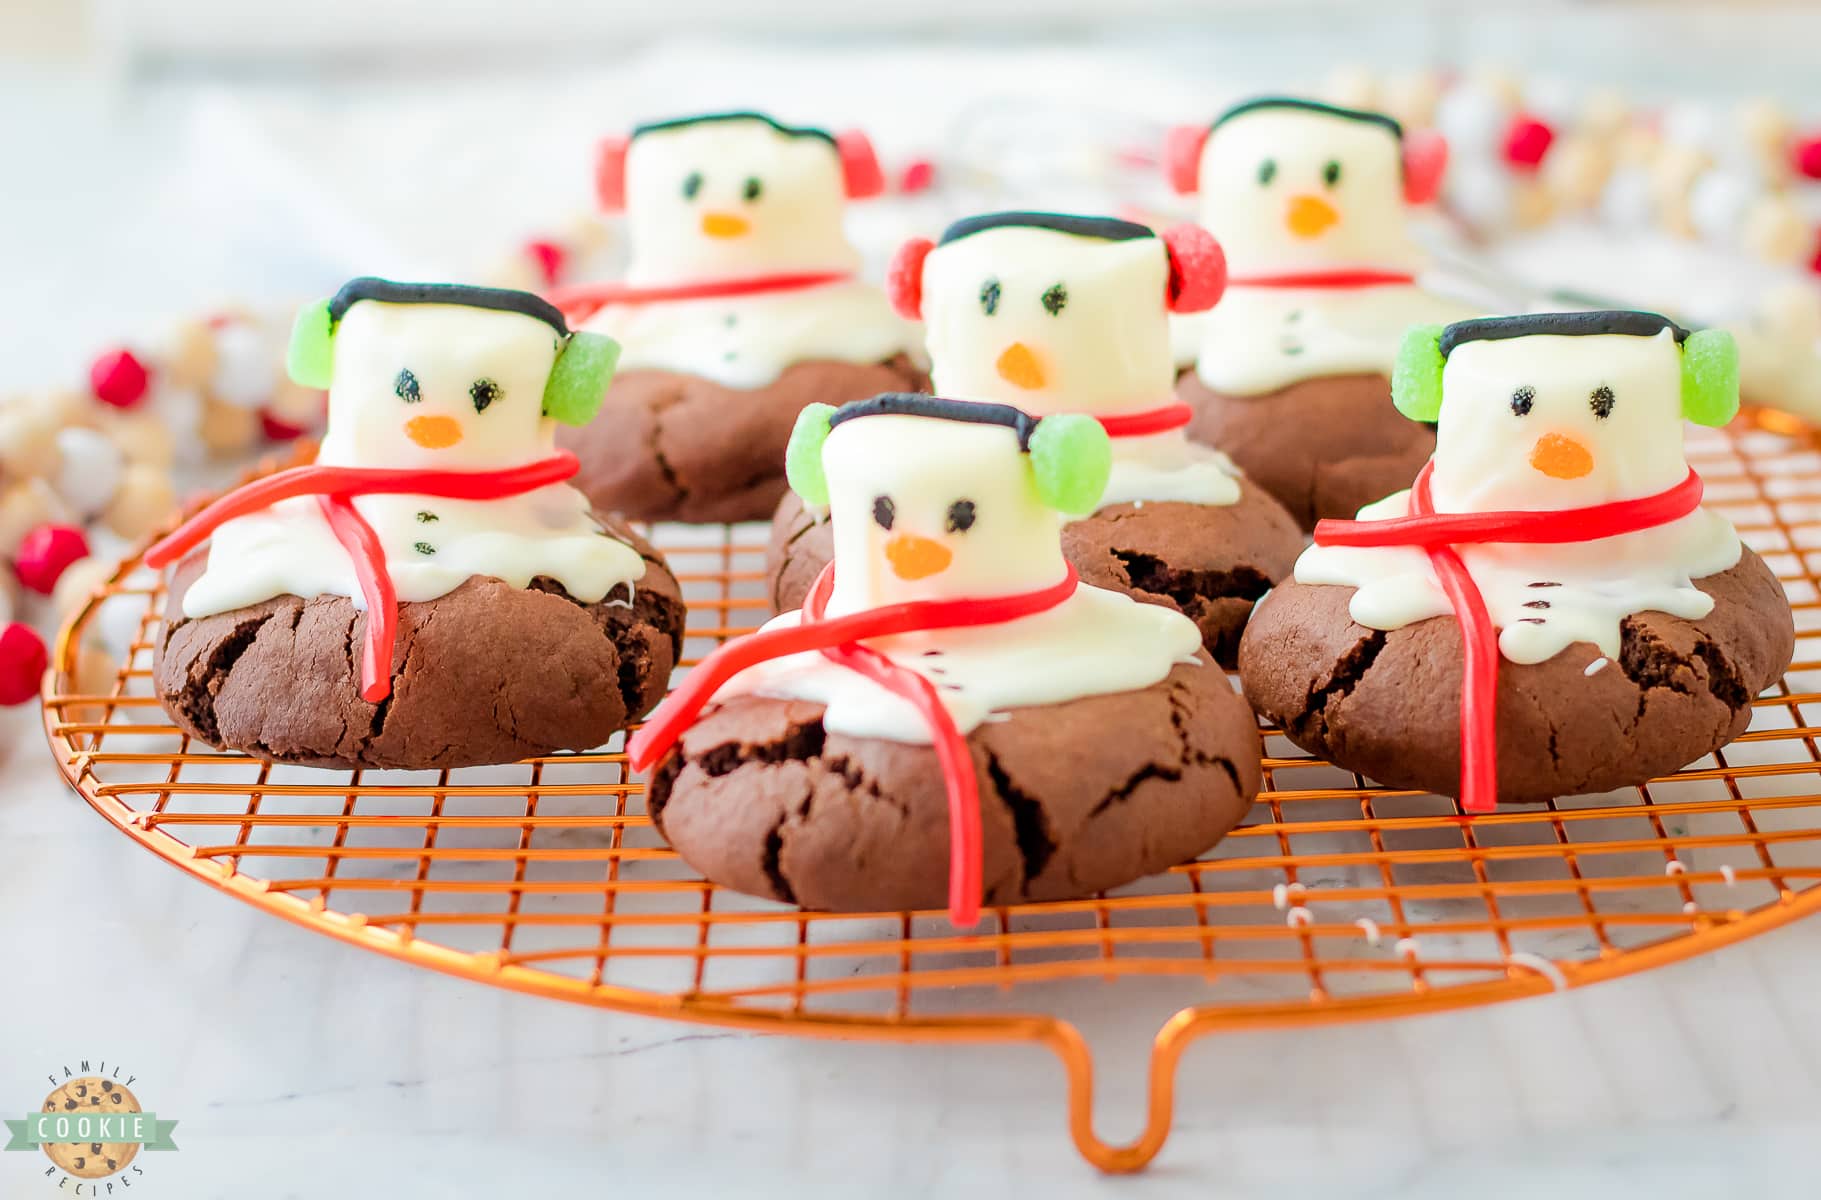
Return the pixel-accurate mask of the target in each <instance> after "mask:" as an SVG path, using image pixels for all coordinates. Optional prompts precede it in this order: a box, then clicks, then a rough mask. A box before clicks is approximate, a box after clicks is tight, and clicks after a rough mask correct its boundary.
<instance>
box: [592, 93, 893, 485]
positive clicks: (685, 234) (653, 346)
mask: <svg viewBox="0 0 1821 1200" xmlns="http://www.w3.org/2000/svg"><path fill="white" fill-rule="evenodd" d="M597 182H598V184H599V192H600V198H601V202H602V205H603V207H605V208H607V209H609V210H610V211H617V210H620V209H624V211H625V213H626V230H627V239H628V241H629V242H630V245H631V261H630V263H629V264H628V266H627V270H626V278H625V280H624V281H623V282H621V283H617V284H612V285H608V286H605V287H583V288H578V289H572V290H571V291H570V292H568V293H566V294H565V295H563V296H560V297H559V299H560V300H561V301H562V303H563V306H564V308H565V310H566V311H568V312H570V313H572V314H574V315H578V316H579V315H580V314H582V313H584V312H590V311H591V312H592V315H588V316H587V317H586V320H585V321H584V323H583V326H582V327H583V328H585V329H589V330H594V331H598V332H601V333H605V334H609V335H611V336H612V337H613V338H614V340H616V341H618V342H619V343H620V345H621V347H622V358H621V363H620V366H621V373H620V376H619V378H618V380H617V381H616V382H615V384H614V388H613V391H612V393H611V394H609V396H608V397H607V402H606V407H605V409H604V410H603V412H602V419H601V420H599V421H597V422H595V423H594V424H592V425H590V426H587V427H584V428H578V429H569V430H565V431H564V433H563V435H562V437H561V438H560V439H559V441H560V444H561V445H563V446H565V447H566V448H568V449H570V450H572V451H574V452H575V454H576V455H577V456H578V457H579V458H580V459H581V461H582V471H581V474H580V476H579V477H578V478H577V480H576V482H577V485H578V486H580V487H581V488H582V490H583V491H585V492H587V493H588V496H589V498H590V499H591V500H593V501H594V503H595V505H596V506H597V507H599V508H602V509H606V510H609V511H615V512H619V513H622V514H624V515H626V516H628V517H633V518H636V519H641V520H654V521H659V520H681V521H742V520H753V519H758V518H763V517H768V516H770V515H771V512H772V509H773V508H775V507H776V506H777V502H778V499H779V497H781V496H782V495H783V494H784V490H785V484H784V469H783V463H784V445H785V442H786V441H787V440H788V439H789V437H790V430H791V426H792V425H793V423H794V422H795V421H796V418H797V414H798V413H799V412H801V411H802V410H803V408H804V406H806V405H808V404H813V403H832V404H841V403H844V402H846V401H848V400H858V399H862V398H864V397H866V396H870V395H872V394H874V393H875V392H881V391H898V390H917V389H920V388H922V387H924V386H925V384H926V379H925V377H924V375H923V373H922V371H921V369H920V368H918V367H917V366H915V365H914V364H913V363H912V361H911V358H910V354H911V351H912V348H913V347H915V346H916V345H917V341H918V337H917V331H916V328H915V326H914V325H912V324H910V323H909V322H906V321H903V320H901V319H900V318H899V317H898V316H897V314H895V313H893V312H892V310H891V306H890V305H889V304H887V303H886V300H885V295H884V293H883V292H881V291H880V290H879V289H878V288H877V287H874V286H872V285H871V284H868V283H865V282H862V281H861V280H860V278H859V277H858V275H857V272H858V270H859V267H860V254H859V252H858V251H857V250H856V249H855V248H854V246H853V245H852V243H850V242H849V241H848V240H847V236H846V234H845V233H844V232H843V231H842V224H841V221H842V210H843V208H844V207H845V205H846V201H847V200H848V199H850V198H859V197H864V196H870V195H874V194H876V193H877V192H879V191H880V190H881V189H882V188H883V180H882V178H881V176H880V172H879V165H878V161H877V160H876V159H875V158H874V156H873V151H872V147H871V145H870V144H869V143H868V142H867V140H866V138H865V136H864V135H862V134H860V133H857V132H846V133H842V134H840V135H838V136H837V135H832V134H829V133H826V132H824V131H822V130H820V129H798V128H793V127H791V126H787V125H781V124H779V123H778V122H777V121H774V120H773V119H772V118H770V117H768V116H765V115H764V114H762V113H754V112H727V113H712V114H708V115H705V116H697V117H685V118H681V119H678V120H671V121H661V122H658V123H656V124H651V125H642V126H640V127H638V128H637V129H635V130H634V131H633V133H632V136H631V137H630V138H615V139H611V140H610V141H609V142H608V144H607V145H606V146H605V147H603V149H602V153H601V160H600V165H599V171H598V176H597Z"/></svg>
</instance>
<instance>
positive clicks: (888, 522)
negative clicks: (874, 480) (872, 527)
mask: <svg viewBox="0 0 1821 1200" xmlns="http://www.w3.org/2000/svg"><path fill="white" fill-rule="evenodd" d="M897 519H898V506H897V505H896V504H893V503H892V498H891V497H890V496H874V497H873V520H874V521H875V522H876V523H877V524H878V526H879V528H881V529H890V528H891V527H892V522H893V521H895V520H897Z"/></svg>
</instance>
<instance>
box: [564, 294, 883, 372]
mask: <svg viewBox="0 0 1821 1200" xmlns="http://www.w3.org/2000/svg"><path fill="white" fill-rule="evenodd" d="M583 328H585V329H588V330H591V331H593V332H595V333H605V334H608V335H609V336H611V337H612V338H613V339H614V340H615V341H617V342H619V343H620V346H621V352H620V363H619V369H620V370H622V371H629V370H638V369H641V368H644V369H650V370H662V371H679V372H682V373H684V374H688V375H699V376H701V377H702V378H704V379H712V380H714V381H715V382H716V383H719V384H722V385H723V386H726V387H730V388H740V389H743V390H749V389H753V388H761V387H765V386H766V385H768V384H770V383H774V382H776V380H777V378H778V376H779V375H781V374H783V372H784V369H785V368H786V367H789V366H793V365H795V364H796V363H803V362H814V361H819V360H828V361H833V362H843V363H878V362H884V361H885V360H886V359H889V358H891V357H893V356H894V355H897V354H901V353H908V352H910V351H911V350H912V349H913V348H915V347H916V345H917V342H918V333H917V327H916V326H915V325H914V324H912V323H910V322H908V321H905V320H904V319H903V318H901V317H899V316H898V315H897V314H896V313H894V312H893V311H892V309H891V305H890V304H889V303H888V302H887V301H886V299H885V293H883V292H882V291H880V290H879V289H878V288H876V287H873V286H871V285H869V284H865V283H860V282H858V281H852V282H845V283H830V284H823V285H821V286H819V287H810V288H802V289H798V290H793V291H785V292H769V293H763V294H759V295H751V296H728V297H721V298H706V299H700V300H672V301H665V302H662V303H656V304H615V305H609V306H608V307H606V308H603V309H601V310H600V311H599V312H598V313H596V314H595V315H594V316H592V317H590V318H589V319H588V321H587V322H586V323H585V324H584V325H583Z"/></svg>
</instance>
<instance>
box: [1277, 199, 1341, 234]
mask: <svg viewBox="0 0 1821 1200" xmlns="http://www.w3.org/2000/svg"><path fill="white" fill-rule="evenodd" d="M1339 220H1340V211H1339V210H1338V209H1336V208H1335V207H1334V206H1333V205H1332V204H1330V203H1328V202H1327V201H1326V200H1323V199H1322V198H1321V197H1320V196H1311V195H1309V194H1307V193H1304V194H1303V195H1300V196H1292V197H1290V211H1289V212H1288V213H1286V214H1285V215H1284V224H1286V225H1288V226H1289V227H1290V232H1291V233H1294V234H1295V235H1296V236H1297V237H1305V238H1312V237H1318V236H1320V235H1321V234H1323V233H1325V232H1326V231H1327V229H1328V227H1329V226H1330V225H1333V224H1335V223H1336V222H1338V221H1339Z"/></svg>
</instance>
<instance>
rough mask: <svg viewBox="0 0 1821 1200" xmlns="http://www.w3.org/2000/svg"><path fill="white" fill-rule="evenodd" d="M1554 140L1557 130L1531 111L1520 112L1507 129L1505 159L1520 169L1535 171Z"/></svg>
mask: <svg viewBox="0 0 1821 1200" xmlns="http://www.w3.org/2000/svg"><path fill="white" fill-rule="evenodd" d="M1553 141H1555V130H1553V129H1551V128H1550V127H1549V126H1548V125H1545V124H1544V123H1543V122H1541V121H1539V120H1537V119H1536V118H1535V117H1533V116H1531V115H1530V114H1529V113H1519V114H1518V115H1517V116H1515V117H1513V118H1511V124H1510V125H1509V126H1507V127H1506V129H1505V161H1506V162H1508V163H1510V164H1511V165H1512V166H1514V167H1516V168H1517V169H1518V170H1520V171H1534V170H1536V169H1537V167H1539V166H1541V165H1542V162H1543V156H1544V155H1545V154H1548V153H1549V144H1550V143H1551V142H1553Z"/></svg>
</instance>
